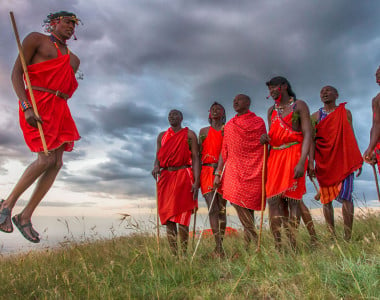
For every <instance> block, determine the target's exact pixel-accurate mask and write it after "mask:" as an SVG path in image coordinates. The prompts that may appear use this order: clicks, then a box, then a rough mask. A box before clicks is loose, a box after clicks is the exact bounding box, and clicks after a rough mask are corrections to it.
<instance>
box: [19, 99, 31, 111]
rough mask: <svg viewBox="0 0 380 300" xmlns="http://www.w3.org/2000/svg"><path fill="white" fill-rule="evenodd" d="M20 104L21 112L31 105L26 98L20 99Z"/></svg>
mask: <svg viewBox="0 0 380 300" xmlns="http://www.w3.org/2000/svg"><path fill="white" fill-rule="evenodd" d="M20 104H21V109H22V111H23V112H24V111H26V110H27V109H29V108H32V106H31V105H30V103H29V102H28V101H26V100H24V101H20Z"/></svg>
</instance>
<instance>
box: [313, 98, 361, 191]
mask: <svg viewBox="0 0 380 300" xmlns="http://www.w3.org/2000/svg"><path fill="white" fill-rule="evenodd" d="M345 104H346V103H341V104H339V106H338V107H337V108H336V109H335V111H333V112H332V113H330V114H329V115H328V116H326V117H325V118H324V119H323V120H322V121H320V122H319V123H318V124H317V125H316V126H315V129H316V136H315V162H316V167H315V173H316V176H317V179H318V182H319V185H320V186H324V187H327V186H331V185H336V184H339V183H341V182H342V181H343V180H344V179H345V178H346V177H347V176H348V175H350V174H351V173H352V172H354V171H355V170H357V169H359V168H360V167H361V166H362V164H363V158H362V155H361V152H360V150H359V147H358V144H357V142H356V138H355V135H354V131H353V130H352V127H351V124H350V123H349V122H348V119H347V111H346V108H345Z"/></svg>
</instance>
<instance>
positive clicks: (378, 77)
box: [376, 67, 380, 85]
mask: <svg viewBox="0 0 380 300" xmlns="http://www.w3.org/2000/svg"><path fill="white" fill-rule="evenodd" d="M376 82H377V84H378V85H380V67H379V68H378V69H377V71H376Z"/></svg>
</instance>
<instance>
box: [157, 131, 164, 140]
mask: <svg viewBox="0 0 380 300" xmlns="http://www.w3.org/2000/svg"><path fill="white" fill-rule="evenodd" d="M164 134H165V131H162V132H160V133H159V134H158V136H157V140H161V139H162V136H163V135H164Z"/></svg>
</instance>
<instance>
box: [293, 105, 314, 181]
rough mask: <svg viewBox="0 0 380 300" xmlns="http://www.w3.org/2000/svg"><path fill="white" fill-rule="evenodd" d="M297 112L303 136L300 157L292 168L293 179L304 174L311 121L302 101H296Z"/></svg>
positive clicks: (308, 149) (307, 109)
mask: <svg viewBox="0 0 380 300" xmlns="http://www.w3.org/2000/svg"><path fill="white" fill-rule="evenodd" d="M297 112H298V113H299V115H300V121H301V131H302V135H303V141H302V150H301V157H300V159H299V161H298V164H297V165H296V167H295V168H294V178H300V177H302V176H303V174H304V172H305V169H304V168H305V162H306V158H307V156H308V154H309V151H310V143H311V121H310V112H309V108H308V107H307V105H306V103H305V102H304V101H302V100H297Z"/></svg>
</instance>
